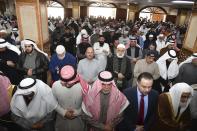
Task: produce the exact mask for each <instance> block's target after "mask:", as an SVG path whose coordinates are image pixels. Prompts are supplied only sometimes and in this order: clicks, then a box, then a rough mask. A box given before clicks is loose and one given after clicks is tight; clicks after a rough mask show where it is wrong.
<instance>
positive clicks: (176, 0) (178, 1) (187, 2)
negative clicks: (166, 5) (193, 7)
mask: <svg viewBox="0 0 197 131" xmlns="http://www.w3.org/2000/svg"><path fill="white" fill-rule="evenodd" d="M172 3H174V4H194V1H182V0H174V1H172Z"/></svg>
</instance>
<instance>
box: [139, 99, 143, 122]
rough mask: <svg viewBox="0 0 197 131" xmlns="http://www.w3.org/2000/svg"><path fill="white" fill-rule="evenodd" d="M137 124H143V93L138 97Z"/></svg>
mask: <svg viewBox="0 0 197 131" xmlns="http://www.w3.org/2000/svg"><path fill="white" fill-rule="evenodd" d="M138 124H139V125H143V124H144V95H141V99H140V109H139V114H138Z"/></svg>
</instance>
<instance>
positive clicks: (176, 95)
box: [169, 83, 193, 115]
mask: <svg viewBox="0 0 197 131" xmlns="http://www.w3.org/2000/svg"><path fill="white" fill-rule="evenodd" d="M183 92H184V93H191V96H193V89H192V87H191V86H189V85H188V84H186V83H177V84H175V85H173V86H172V87H171V88H170V90H169V94H170V96H171V99H172V106H173V110H174V113H175V114H177V112H178V107H179V104H180V100H181V95H182V93H183ZM190 101H191V97H190V98H189V99H188V101H187V105H186V106H185V107H182V108H181V110H180V115H181V114H182V113H183V112H184V111H185V110H186V109H187V107H188V105H189V103H190Z"/></svg>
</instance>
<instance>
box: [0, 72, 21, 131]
mask: <svg viewBox="0 0 197 131" xmlns="http://www.w3.org/2000/svg"><path fill="white" fill-rule="evenodd" d="M14 87H15V86H13V85H12V84H11V83H10V80H9V78H8V77H6V76H5V75H4V74H3V73H2V72H1V71H0V98H1V99H0V103H1V106H0V130H1V131H18V130H19V131H20V130H21V129H20V128H19V127H18V126H17V125H16V124H15V123H14V122H13V121H12V120H11V115H10V114H11V113H10V99H11V95H12V94H13V92H14V90H15V88H14ZM5 128H6V129H7V130H6V129H5ZM4 129H5V130H4Z"/></svg>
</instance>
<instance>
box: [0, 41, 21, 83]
mask: <svg viewBox="0 0 197 131" xmlns="http://www.w3.org/2000/svg"><path fill="white" fill-rule="evenodd" d="M20 53H21V52H20V50H19V49H18V48H17V47H16V46H14V45H11V44H10V43H8V42H7V41H5V40H4V39H1V38H0V70H1V71H2V72H3V73H4V74H5V75H6V76H7V77H8V78H9V79H10V81H11V83H12V84H18V83H19V81H20V80H19V79H18V78H16V76H17V70H16V64H17V61H18V59H19V55H20Z"/></svg>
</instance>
